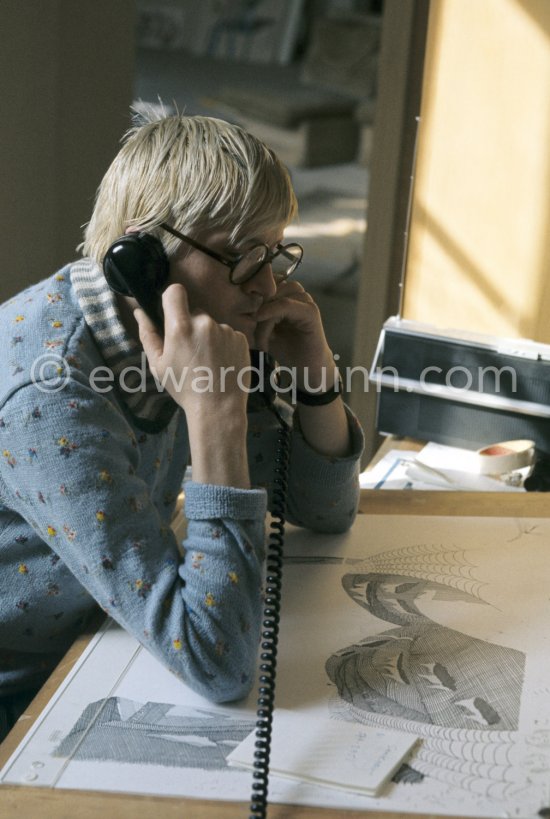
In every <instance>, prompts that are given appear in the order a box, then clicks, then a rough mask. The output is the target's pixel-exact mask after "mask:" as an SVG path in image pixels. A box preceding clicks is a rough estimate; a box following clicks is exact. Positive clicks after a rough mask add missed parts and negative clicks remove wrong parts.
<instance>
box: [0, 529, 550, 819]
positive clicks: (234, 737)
mask: <svg viewBox="0 0 550 819" xmlns="http://www.w3.org/2000/svg"><path fill="white" fill-rule="evenodd" d="M549 556H550V520H547V519H523V518H522V519H517V520H515V519H498V518H467V517H460V518H450V517H449V518H445V517H435V516H434V517H431V516H430V517H409V516H396V517H389V516H370V515H359V516H358V518H357V522H356V524H355V526H354V528H353V530H352V531H351V532H348V533H346V534H343V535H314V534H311V533H306V532H303V531H300V530H297V529H294V528H293V527H289V531H288V536H287V544H286V561H285V567H284V581H283V601H282V615H283V616H282V621H281V629H280V638H279V654H278V679H277V696H276V704H277V707H278V708H280V709H287V710H291V711H294V712H297V713H298V714H299V715H300V718H301V720H302V721H303V725H305V726H307V725H309V724H310V722H311V721H314V720H317V719H327V718H330V719H335V720H340V721H343V722H348V723H351V724H361V725H366V726H369V727H371V728H383V729H385V730H388V729H390V730H397V731H402V732H405V733H408V734H410V735H411V737H417V736H420V737H421V738H422V743H421V745H420V747H419V748H418V749H415V750H414V751H413V754H412V756H411V758H410V759H409V760H408V762H407V764H406V765H404V766H402V767H401V768H400V769H399V770H398V771H397V772H396V774H395V776H394V777H393V778H392V780H391V782H389V783H388V785H387V787H386V788H385V789H384V791H383V795H381V796H378V797H363V796H359V795H357V794H352V793H347V792H344V791H337V790H336V789H332V788H322V787H318V786H315V785H312V784H305V783H302V782H299V781H296V782H294V781H291V780H285V779H283V778H279V777H273V779H272V780H271V781H270V791H269V793H270V800H271V801H273V802H287V803H290V804H298V805H313V806H315V805H320V806H328V807H335V808H340V809H341V810H345V809H347V808H349V809H351V808H353V809H371V810H375V809H378V810H388V811H394V812H396V813H399V812H409V811H412V812H424V813H429V814H447V815H449V814H450V815H462V816H468V817H503V816H511V817H515V819H539V817H538V811H539V809H540V808H541V807H547V806H549V805H550V682H549V676H548V657H549V656H550V632H549V631H548V623H549V622H550V597H549V594H548V589H549V588H550V582H549V581H550V559H549ZM255 700H256V696H255V693H252V694H251V696H250V698H249V699H248V701H246V702H243V703H240V704H237V705H234V706H223V707H220V706H215V705H212V704H211V703H209V702H207V701H206V700H204V699H202V698H201V697H199V696H197V695H196V694H194V693H193V692H192V691H190V690H189V689H188V688H187V687H186V686H184V685H182V684H181V682H179V681H178V680H177V679H176V678H175V677H174V676H173V675H172V674H170V673H169V672H168V671H166V670H165V669H164V668H163V667H162V666H160V665H159V663H158V662H156V661H155V660H153V659H152V658H151V657H150V656H149V655H148V654H147V653H146V651H145V650H144V649H142V648H141V647H140V646H139V644H138V643H137V642H136V641H135V640H134V639H133V638H132V637H130V636H129V635H127V634H125V633H124V632H123V631H122V630H121V629H120V628H118V627H117V626H114V625H110V626H109V627H108V628H106V630H105V631H104V632H102V633H101V634H100V635H99V636H98V637H97V639H95V641H94V642H93V643H92V644H91V645H90V647H89V648H88V650H87V651H86V652H85V654H84V655H83V657H82V659H81V660H80V662H79V664H77V666H76V667H75V669H74V670H73V672H72V673H71V674H70V675H69V678H68V679H67V680H66V681H65V683H64V685H63V687H62V689H61V690H60V691H59V692H57V693H56V695H55V696H54V697H53V698H52V701H51V702H50V704H49V705H48V707H47V708H46V709H45V711H44V712H43V714H42V715H41V716H40V717H39V718H38V720H37V721H36V723H35V725H34V726H33V728H32V729H31V731H29V733H28V734H27V737H26V738H25V740H24V741H23V742H22V743H21V744H20V746H19V747H18V748H17V749H16V751H15V752H14V754H13V755H12V757H11V758H10V760H8V762H7V764H6V765H5V766H4V769H3V770H2V771H1V772H0V781H2V782H15V783H19V784H21V783H26V784H35V785H39V786H40V785H42V786H50V787H57V788H80V789H85V790H86V789H87V790H105V791H122V792H133V793H143V794H161V795H167V796H169V795H172V796H175V795H181V796H188V797H191V798H194V797H195V798H202V799H205V798H207V799H219V798H223V799H226V800H238V801H242V802H245V803H247V802H248V801H249V797H250V790H251V775H250V774H249V773H247V772H243V771H239V770H237V769H233V768H231V767H229V766H228V764H227V760H226V757H227V755H228V754H229V753H230V752H231V751H232V750H233V749H234V748H235V747H236V746H237V745H238V744H239V743H240V742H241V741H242V740H243V739H244V738H245V737H246V736H247V735H248V734H249V733H250V732H251V730H252V727H253V722H254V718H255Z"/></svg>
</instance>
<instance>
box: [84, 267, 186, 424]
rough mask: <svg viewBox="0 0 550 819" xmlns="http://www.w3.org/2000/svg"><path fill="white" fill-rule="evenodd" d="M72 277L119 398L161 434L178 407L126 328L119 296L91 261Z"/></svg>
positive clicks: (141, 419)
mask: <svg viewBox="0 0 550 819" xmlns="http://www.w3.org/2000/svg"><path fill="white" fill-rule="evenodd" d="M70 276H71V284H72V286H73V289H74V291H75V294H76V297H77V299H78V303H79V304H80V308H81V310H82V313H83V314H84V320H85V321H86V324H87V325H88V327H89V329H90V332H91V333H92V336H93V338H94V340H95V342H96V344H97V346H98V347H99V350H100V352H101V355H102V356H103V358H104V360H105V363H106V365H107V366H108V367H109V368H110V370H111V372H112V373H113V376H114V384H115V385H116V388H117V392H118V395H119V396H120V397H121V398H122V400H123V402H124V403H125V404H126V406H127V408H128V409H129V411H130V413H131V414H132V415H133V416H134V419H135V422H136V425H137V426H139V427H141V428H142V429H144V430H145V431H148V432H156V431H159V430H160V429H162V428H164V426H166V424H167V423H168V421H169V420H170V418H171V417H172V415H173V413H174V411H175V409H176V407H177V405H176V403H175V402H174V401H173V400H172V399H171V398H170V396H168V394H167V393H166V392H164V391H161V392H159V390H158V389H157V384H156V381H155V379H154V378H153V376H152V375H151V372H150V370H149V367H148V365H147V359H146V357H145V353H144V352H143V350H142V348H141V346H140V345H139V344H138V342H137V341H135V340H134V339H133V338H132V337H131V336H130V335H129V333H128V332H127V330H126V328H125V327H124V325H123V324H122V321H121V319H120V314H119V310H118V305H117V301H116V297H115V294H114V293H113V291H112V290H110V289H109V287H108V286H107V283H106V281H105V277H104V275H103V272H102V270H101V268H100V267H99V265H98V264H96V263H95V262H94V261H92V260H91V259H82V260H80V261H78V262H75V263H74V264H73V265H72V266H71V272H70ZM144 387H145V388H144Z"/></svg>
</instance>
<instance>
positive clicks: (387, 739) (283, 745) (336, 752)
mask: <svg viewBox="0 0 550 819" xmlns="http://www.w3.org/2000/svg"><path fill="white" fill-rule="evenodd" d="M255 742H256V734H255V732H253V733H252V734H250V735H249V736H248V737H247V738H246V739H245V740H244V742H241V744H240V745H239V746H238V747H237V748H235V750H234V751H232V752H231V753H230V754H229V756H228V758H227V761H228V762H229V764H230V765H236V766H238V767H242V768H248V769H251V768H252V767H253V764H254V763H253V759H254V750H255V747H254V744H255ZM418 742H419V740H418V737H416V736H413V735H412V734H406V733H402V732H400V731H391V730H387V729H384V728H373V727H370V726H367V725H362V724H360V723H356V722H338V721H335V720H331V719H319V718H318V717H316V718H312V719H311V720H307V719H306V720H305V719H304V717H303V715H300V716H298V715H297V714H296V713H294V712H293V711H285V710H283V709H277V710H276V712H275V719H274V723H273V737H272V744H271V759H270V766H269V768H270V774H271V775H273V776H282V777H285V778H288V779H297V780H300V781H302V782H308V783H312V784H315V785H322V786H325V787H329V788H337V789H339V790H345V791H352V792H354V793H360V794H363V795H364V796H378V794H379V792H380V790H381V788H382V786H383V785H384V783H386V782H387V781H388V779H389V778H390V777H391V776H392V774H394V773H395V771H396V770H397V769H398V768H399V766H400V765H401V764H402V762H403V760H404V759H405V758H406V757H407V756H408V755H409V754H410V752H411V751H412V749H413V748H414V746H415V745H416V744H417V743H418Z"/></svg>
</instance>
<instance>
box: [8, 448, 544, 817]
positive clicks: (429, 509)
mask: <svg viewBox="0 0 550 819" xmlns="http://www.w3.org/2000/svg"><path fill="white" fill-rule="evenodd" d="M402 445H403V447H404V448H410V447H411V443H410V442H408V441H407V442H403V444H402ZM392 446H393V447H395V446H396V444H395V441H393V442H392ZM360 511H361V512H362V513H364V514H385V515H391V514H395V515H403V514H405V515H473V516H477V515H481V516H484V515H487V516H506V517H510V516H511V517H550V495H545V494H543V493H540V494H539V493H535V492H533V493H517V494H515V493H502V494H500V493H493V492H487V493H484V492H421V491H408V492H407V491H384V490H379V491H374V490H364V491H363V492H362V495H361V506H360ZM91 636H92V632H90V633H87V634H83V635H82V636H81V637H80V638H79V639H78V640H77V641H76V642H75V643H74V645H73V646H72V648H71V650H70V651H69V652H68V653H67V655H66V656H65V658H64V659H63V661H62V662H61V663H60V665H59V666H58V667H57V669H56V670H55V671H54V673H53V674H52V676H51V677H50V679H49V680H48V682H47V683H46V684H45V685H44V687H43V688H42V690H41V691H40V692H39V694H38V695H37V697H36V698H35V699H34V700H33V702H32V703H31V704H30V705H29V707H28V709H27V711H26V712H25V714H24V715H23V716H22V717H21V718H20V720H19V721H18V723H17V724H16V726H15V727H14V729H13V730H12V731H11V733H10V734H9V736H8V737H7V738H6V739H5V740H4V742H3V743H2V744H1V745H0V767H2V766H3V765H4V763H5V762H6V760H7V759H8V757H9V756H10V754H11V753H12V752H13V751H14V750H15V748H16V747H17V745H18V744H19V742H20V741H21V739H22V738H23V737H24V736H25V733H26V732H27V731H28V729H29V727H30V726H31V725H32V723H33V722H34V720H35V719H36V718H37V716H38V715H39V714H40V713H41V711H42V709H43V708H44V707H45V705H46V703H47V702H48V700H49V699H50V696H51V694H52V693H53V691H54V690H55V689H56V688H57V687H58V686H59V685H60V683H61V682H62V681H63V679H64V678H65V676H66V675H67V674H68V673H69V671H70V669H71V668H72V666H73V665H74V663H75V662H76V660H77V659H78V657H79V656H80V654H81V653H82V651H83V650H84V648H85V646H86V645H87V643H88V641H89V640H90V638H91ZM184 806H187V807H188V809H189V810H190V811H191V810H192V816H193V818H194V819H212V818H213V817H216V819H243V818H244V817H245V816H246V815H247V813H248V810H247V806H245V805H243V803H236V802H217V801H216V802H212V801H202V800H201V801H197V800H186V799H180V798H178V799H173V798H164V797H163V798H161V797H147V796H133V795H131V794H100V793H95V792H81V791H65V790H54V789H51V790H48V789H45V788H29V787H24V786H12V785H2V786H0V815H2V816H6V817H8V816H9V817H12V816H14V817H15V816H37V815H40V817H41V819H92V817H94V819H96V817H97V816H101V815H104V816H106V817H111V816H114V815H116V816H117V819H150V817H151V815H155V816H157V817H159V818H160V817H162V819H176V818H177V819H181V816H182V815H184V814H183V810H184ZM268 815H269V819H312V817H319V819H343V817H350V819H353V817H365V819H367V817H368V819H410V817H411V816H414V817H416V819H436V818H435V816H434V815H433V814H430V815H429V816H428V815H426V814H418V813H417V814H410V813H409V814H404V813H386V812H380V811H345V812H344V811H342V810H340V809H338V810H334V809H323V808H313V807H296V806H288V805H276V804H270V806H269V812H268ZM445 819H451V817H448V816H447V817H445Z"/></svg>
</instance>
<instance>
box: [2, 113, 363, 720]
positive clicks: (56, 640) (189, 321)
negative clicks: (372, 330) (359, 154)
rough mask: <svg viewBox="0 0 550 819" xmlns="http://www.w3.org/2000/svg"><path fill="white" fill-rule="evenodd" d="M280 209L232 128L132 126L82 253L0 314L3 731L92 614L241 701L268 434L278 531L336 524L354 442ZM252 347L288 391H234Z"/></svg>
mask: <svg viewBox="0 0 550 819" xmlns="http://www.w3.org/2000/svg"><path fill="white" fill-rule="evenodd" d="M296 207H297V206H296V199H295V195H294V192H293V189H292V185H291V181H290V178H289V174H288V172H287V170H286V169H285V167H284V166H283V165H282V163H281V162H280V161H279V159H278V158H277V157H276V156H275V154H274V153H273V152H272V151H271V150H270V149H269V148H267V147H266V146H265V145H264V144H263V143H261V142H260V141H259V140H258V139H256V138H255V137H253V136H252V135H250V134H248V133H247V132H245V131H244V130H242V129H241V128H239V127H237V126H235V125H231V124H229V123H226V122H223V121H221V120H217V119H212V118H208V117H191V116H184V115H180V114H176V115H173V116H167V117H166V116H163V117H161V118H160V119H158V120H156V121H148V122H145V123H142V124H140V125H139V126H135V127H133V128H132V129H131V130H130V132H129V133H128V134H127V135H126V137H125V139H124V141H123V144H122V147H121V149H120V151H119V153H118V155H117V156H116V158H115V159H114V161H113V163H112V165H111V166H110V168H109V169H108V171H107V173H106V174H105V177H104V179H103V181H102V183H101V185H100V188H99V190H98V194H97V199H96V203H95V207H94V210H93V214H92V218H91V220H90V222H89V224H88V225H87V227H86V230H85V237H84V242H83V245H82V249H83V258H81V259H79V260H78V261H76V262H74V263H72V264H69V265H67V266H66V267H65V268H63V269H62V270H61V271H59V272H58V273H56V274H55V275H53V276H52V277H51V278H49V279H46V280H45V281H43V282H41V283H39V284H37V285H34V286H32V287H31V288H29V289H27V290H26V291H24V292H23V293H21V294H19V295H18V296H16V297H15V298H13V299H11V300H10V301H9V302H7V303H5V304H4V305H2V307H1V308H0V310H1V312H2V317H1V321H0V328H1V329H0V332H1V333H2V349H3V350H4V355H3V357H2V378H1V379H0V383H1V384H2V387H1V390H0V435H1V436H2V446H1V449H0V451H1V452H2V453H3V454H2V456H1V458H0V493H1V498H2V506H1V507H0V560H1V562H2V572H1V573H0V614H1V617H0V734H1V732H2V725H1V720H2V719H3V720H4V729H5V728H6V726H7V725H8V724H9V723H10V722H11V721H13V718H14V716H15V715H16V713H17V712H18V711H20V710H21V708H22V707H23V706H24V703H25V702H26V701H28V699H29V698H30V696H31V694H32V693H33V692H34V691H35V690H36V689H37V688H38V687H39V686H40V685H41V684H42V682H43V681H44V679H45V677H46V676H47V674H48V673H49V672H50V671H51V669H52V668H53V666H54V665H55V663H56V662H57V661H58V660H59V659H60V657H62V656H63V654H64V652H65V651H66V650H67V648H68V646H69V645H70V643H71V641H72V640H73V639H74V637H75V636H76V634H77V633H78V632H79V630H80V629H81V628H82V625H83V623H84V622H85V621H86V619H87V618H88V617H89V615H90V613H91V612H92V611H93V610H94V607H95V605H96V603H98V604H99V605H100V606H101V607H102V608H103V609H104V610H105V611H106V612H108V613H109V614H110V615H111V616H112V617H113V618H114V619H115V620H116V621H117V622H118V623H119V624H120V625H121V626H122V627H123V628H125V629H126V630H128V631H129V632H130V633H131V634H133V635H134V636H135V637H136V638H137V639H138V640H139V641H140V642H141V643H142V644H143V645H144V646H145V647H146V648H147V649H148V650H149V651H150V652H151V653H152V654H154V655H155V656H156V657H157V658H158V659H159V660H160V661H161V662H163V663H164V664H165V665H166V666H167V667H168V668H169V669H170V670H171V671H173V672H174V673H175V674H176V675H178V676H179V677H180V678H181V679H182V680H183V681H184V682H185V683H187V684H188V685H190V686H191V687H192V688H194V689H195V690H196V691H198V692H199V693H201V694H203V695H204V696H206V697H208V698H210V699H212V700H214V701H220V702H223V701H229V700H234V699H237V698H240V697H243V696H244V695H246V694H247V692H248V691H249V690H250V687H251V685H252V684H253V681H254V667H255V659H256V650H257V645H258V638H259V629H260V620H261V600H260V586H261V575H262V562H263V556H264V540H265V530H264V519H265V513H266V509H267V508H268V502H270V499H271V497H272V487H273V474H274V464H275V458H276V455H277V431H278V429H279V427H280V425H281V424H287V425H289V426H290V428H291V431H290V443H289V475H288V488H287V492H286V501H287V515H288V519H289V520H291V521H292V522H293V523H296V524H297V525H300V526H305V527H308V528H311V529H314V530H318V531H324V532H340V531H345V530H346V529H347V528H348V527H349V526H350V525H351V523H352V522H353V519H354V516H355V513H356V509H357V500H358V481H357V473H358V465H359V457H360V454H361V448H362V435H361V431H360V429H359V426H358V424H357V422H356V421H355V419H354V417H353V415H352V414H351V412H350V411H349V410H348V409H347V407H345V405H344V403H343V401H342V397H341V394H340V391H339V381H338V373H337V370H336V369H335V366H334V357H333V354H332V352H331V350H330V348H329V345H328V343H327V341H326V337H325V334H324V332H323V326H322V321H321V317H320V314H319V310H318V308H317V306H316V305H315V303H314V301H313V299H312V298H311V296H309V294H308V293H306V291H305V290H304V288H303V287H302V286H301V285H300V284H299V283H298V281H296V280H293V279H292V278H289V277H290V276H291V274H292V273H293V272H294V271H295V269H296V268H297V267H298V265H299V263H300V261H301V258H302V249H301V247H300V246H299V245H296V244H285V243H284V238H283V236H284V230H285V227H286V225H287V224H288V223H289V222H290V220H291V219H292V218H293V217H294V216H295V213H296ZM251 350H258V351H260V356H259V357H258V354H254V355H255V356H256V357H255V358H253V359H252V362H253V363H255V362H260V360H261V361H262V363H265V361H267V362H270V361H272V360H276V361H277V362H278V364H279V365H280V367H281V368H283V369H284V370H285V371H286V372H287V374H290V376H291V381H292V385H291V387H292V392H291V393H289V397H290V399H291V400H290V401H289V400H284V396H282V394H281V395H279V394H277V392H278V384H277V382H276V381H274V380H273V378H272V376H273V373H272V372H271V370H270V368H269V366H268V367H267V370H266V371H265V373H267V374H269V384H268V383H267V380H266V382H265V383H264V381H262V379H261V378H260V381H259V382H258V381H256V382H251V377H252V375H254V374H255V373H256V374H261V372H262V371H261V370H260V368H259V367H255V366H251V352H250V351H251ZM263 354H265V356H266V357H264V356H263ZM253 386H255V388H257V390H258V392H260V393H261V396H260V398H261V400H260V401H255V402H252V400H251V399H250V398H249V393H250V392H251V391H252V387H253ZM281 393H282V389H281ZM189 463H191V464H192V478H191V480H189V481H187V482H186V484H185V514H186V518H187V521H188V528H187V535H186V538H185V540H184V541H183V544H179V543H178V542H177V540H176V537H175V535H174V533H173V531H172V530H171V528H170V522H171V520H172V518H173V515H174V510H175V504H176V499H177V496H178V493H179V491H180V488H181V484H182V480H183V476H184V471H185V468H186V466H187V465H188V464H189Z"/></svg>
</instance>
